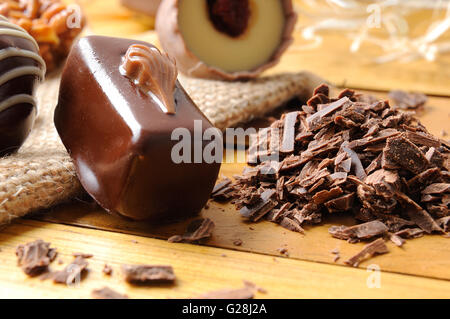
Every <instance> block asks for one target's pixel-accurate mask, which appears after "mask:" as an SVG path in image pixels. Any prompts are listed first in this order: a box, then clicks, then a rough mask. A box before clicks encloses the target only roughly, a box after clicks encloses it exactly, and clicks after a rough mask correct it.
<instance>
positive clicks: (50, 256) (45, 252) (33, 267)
mask: <svg viewBox="0 0 450 319" xmlns="http://www.w3.org/2000/svg"><path fill="white" fill-rule="evenodd" d="M16 255H17V263H18V265H19V266H20V267H21V268H22V270H23V272H24V273H25V274H27V275H28V276H30V277H34V276H38V275H40V274H42V273H43V272H46V271H48V265H50V263H51V262H52V261H53V260H55V258H56V255H57V252H56V249H55V248H50V243H46V242H44V241H43V240H41V239H38V240H36V241H34V242H30V243H27V244H25V245H19V246H18V247H17V248H16Z"/></svg>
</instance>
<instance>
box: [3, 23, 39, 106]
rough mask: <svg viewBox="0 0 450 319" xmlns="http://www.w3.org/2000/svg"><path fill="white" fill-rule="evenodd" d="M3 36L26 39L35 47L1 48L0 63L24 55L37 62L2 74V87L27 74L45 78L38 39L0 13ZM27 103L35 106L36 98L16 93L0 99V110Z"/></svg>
mask: <svg viewBox="0 0 450 319" xmlns="http://www.w3.org/2000/svg"><path fill="white" fill-rule="evenodd" d="M2 36H10V37H13V38H18V39H25V40H27V41H29V42H31V43H32V46H33V47H34V48H35V50H34V51H31V50H25V49H21V48H18V47H15V46H10V47H7V48H3V49H0V63H1V62H3V61H4V60H6V59H8V58H12V57H23V58H27V59H30V60H34V61H36V62H37V66H36V65H35V64H36V63H31V64H29V65H23V66H17V67H14V68H12V69H11V70H8V71H6V72H4V73H3V74H0V87H1V86H2V85H3V84H5V83H7V82H8V81H11V80H13V79H16V78H19V77H22V76H25V75H33V76H37V77H38V78H39V79H40V80H43V79H44V76H45V72H46V68H45V62H44V60H43V59H42V58H41V56H40V55H39V54H38V52H39V46H38V44H37V42H36V40H35V39H34V38H33V37H32V36H31V35H29V34H28V32H27V31H25V30H24V29H22V28H21V27H19V26H18V25H15V24H14V23H11V22H9V21H8V19H7V18H5V17H4V16H2V15H0V37H2ZM22 103H27V104H31V105H33V106H34V107H35V106H36V100H35V99H34V97H33V96H32V95H30V94H14V95H12V96H9V97H7V98H5V99H4V100H0V112H2V111H4V110H6V109H8V108H10V107H12V106H14V105H18V104H22Z"/></svg>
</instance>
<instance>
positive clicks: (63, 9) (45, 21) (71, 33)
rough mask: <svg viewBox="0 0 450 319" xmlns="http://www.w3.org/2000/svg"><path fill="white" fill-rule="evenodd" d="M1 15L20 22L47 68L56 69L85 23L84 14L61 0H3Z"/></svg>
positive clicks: (49, 69) (17, 22)
mask: <svg viewBox="0 0 450 319" xmlns="http://www.w3.org/2000/svg"><path fill="white" fill-rule="evenodd" d="M0 15H3V16H5V17H7V18H8V19H9V20H10V21H11V22H13V23H15V24H17V25H19V26H21V27H22V28H24V29H25V30H26V31H27V32H28V33H30V34H31V36H33V37H34V38H35V39H36V41H37V42H38V44H39V48H40V54H41V56H42V57H43V58H44V60H45V62H46V64H47V70H48V71H51V70H53V69H55V68H56V67H57V66H58V64H59V63H60V62H61V61H62V60H63V59H64V58H65V57H66V56H67V55H68V53H69V51H70V48H71V46H72V43H73V41H74V39H75V38H76V37H77V36H78V34H79V33H80V32H81V30H82V29H83V27H84V24H85V21H84V17H83V16H82V15H81V13H80V12H77V10H74V9H72V8H69V7H68V6H66V5H65V4H64V3H63V2H61V0H4V1H2V3H1V4H0Z"/></svg>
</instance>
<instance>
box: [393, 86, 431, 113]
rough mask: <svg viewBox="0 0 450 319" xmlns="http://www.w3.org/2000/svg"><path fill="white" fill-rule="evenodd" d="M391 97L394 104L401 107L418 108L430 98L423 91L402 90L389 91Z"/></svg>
mask: <svg viewBox="0 0 450 319" xmlns="http://www.w3.org/2000/svg"><path fill="white" fill-rule="evenodd" d="M389 98H390V99H391V101H392V102H393V105H394V106H396V107H398V108H400V109H418V108H421V107H423V106H424V105H425V104H426V103H427V101H428V98H427V96H426V95H425V94H422V93H410V92H405V91H401V90H394V91H391V92H389Z"/></svg>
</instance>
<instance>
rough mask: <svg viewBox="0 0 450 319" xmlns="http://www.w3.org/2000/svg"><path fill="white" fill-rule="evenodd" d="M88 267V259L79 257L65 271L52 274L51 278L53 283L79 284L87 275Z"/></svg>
mask: <svg viewBox="0 0 450 319" xmlns="http://www.w3.org/2000/svg"><path fill="white" fill-rule="evenodd" d="M88 265H89V263H88V262H87V261H86V259H84V258H83V257H81V256H78V257H76V258H75V260H74V261H72V262H71V263H70V264H69V265H67V266H66V267H65V268H64V269H63V270H61V271H56V272H54V273H51V274H50V275H49V277H50V278H52V279H53V282H54V283H57V284H67V285H70V284H77V283H78V282H79V281H80V280H82V279H83V277H82V276H83V275H84V274H85V273H86V271H87V266H88Z"/></svg>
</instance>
